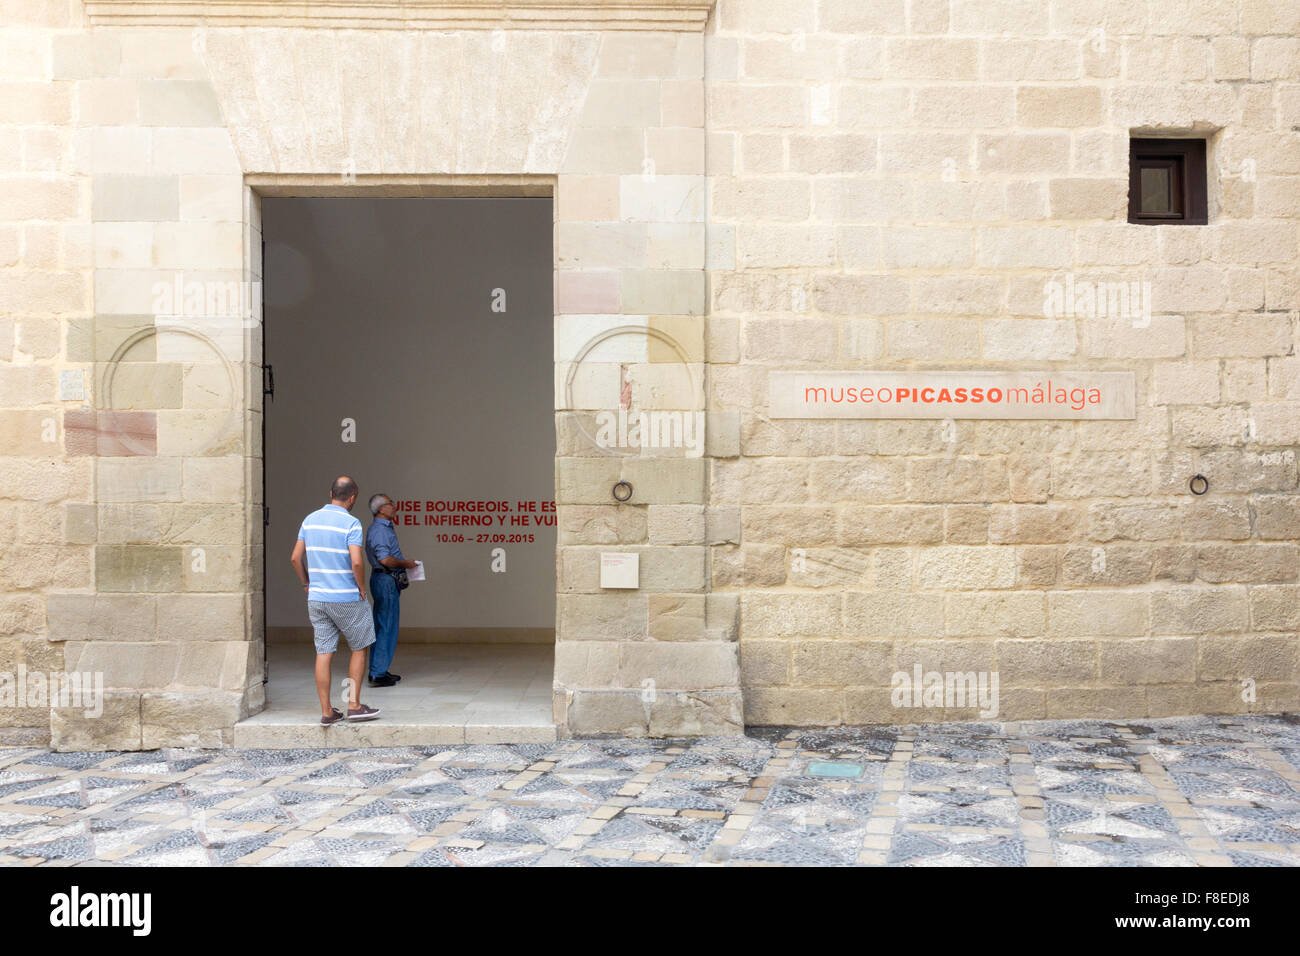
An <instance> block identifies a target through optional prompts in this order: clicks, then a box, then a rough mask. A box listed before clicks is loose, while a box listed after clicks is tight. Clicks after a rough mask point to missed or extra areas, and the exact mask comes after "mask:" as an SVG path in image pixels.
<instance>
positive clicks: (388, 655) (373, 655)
mask: <svg viewBox="0 0 1300 956" xmlns="http://www.w3.org/2000/svg"><path fill="white" fill-rule="evenodd" d="M370 593H371V594H372V595H374V598H375V607H374V615H375V643H374V644H373V645H371V647H370V679H371V680H374V679H375V678H376V677H379V676H381V675H383V674H385V673H386V672H387V671H388V665H389V664H391V663H392V662H393V654H394V652H396V650H397V621H398V618H400V617H401V611H402V608H401V603H400V601H401V599H400V598H399V597H398V595H399V593H400V592H399V591H398V590H397V582H396V581H394V580H393V576H392V575H391V574H386V573H385V572H383V571H371V572H370Z"/></svg>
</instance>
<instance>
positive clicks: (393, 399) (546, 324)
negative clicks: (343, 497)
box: [262, 198, 556, 628]
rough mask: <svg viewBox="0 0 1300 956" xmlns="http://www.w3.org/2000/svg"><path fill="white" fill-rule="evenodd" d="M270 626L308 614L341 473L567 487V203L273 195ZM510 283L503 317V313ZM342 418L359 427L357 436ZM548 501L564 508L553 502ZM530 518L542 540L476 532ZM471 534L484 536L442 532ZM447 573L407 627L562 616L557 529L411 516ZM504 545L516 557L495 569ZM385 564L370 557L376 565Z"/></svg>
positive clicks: (403, 481) (391, 489) (436, 564)
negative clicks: (310, 581) (295, 554)
mask: <svg viewBox="0 0 1300 956" xmlns="http://www.w3.org/2000/svg"><path fill="white" fill-rule="evenodd" d="M262 219H263V236H264V237H265V240H266V247H265V252H264V268H263V275H264V282H265V288H264V301H265V343H266V344H265V348H266V361H267V362H268V363H269V364H271V365H272V366H273V368H274V375H275V396H274V399H273V400H268V401H267V403H266V442H265V462H266V502H267V505H268V506H269V507H270V516H271V524H270V526H269V527H268V528H267V529H266V532H267V533H266V542H267V576H266V587H267V624H268V626H270V627H288V626H303V625H306V624H307V623H308V622H307V614H306V606H305V603H304V600H303V596H302V595H303V592H302V588H301V586H300V585H299V584H298V581H297V578H296V577H295V575H294V573H293V569H292V568H291V567H290V565H289V560H288V559H289V554H290V552H291V551H292V549H293V545H294V541H295V538H296V536H297V532H298V526H299V524H300V523H301V521H302V518H303V516H304V515H306V514H307V513H308V512H310V511H312V510H313V509H315V508H318V507H320V506H321V505H323V504H325V503H326V502H327V501H328V498H329V495H328V491H329V484H330V482H331V480H332V479H333V478H334V477H335V475H337V474H340V473H346V474H350V475H351V476H352V477H353V478H355V479H356V480H357V482H358V483H359V485H360V487H361V496H360V498H359V499H358V502H357V506H356V508H355V509H354V510H353V514H355V515H356V516H357V517H358V518H360V519H361V521H362V524H363V525H364V526H368V525H369V523H370V520H371V518H370V512H369V509H368V508H367V507H366V500H367V499H368V498H369V497H370V495H371V494H373V493H375V492H377V491H382V492H385V493H387V494H390V495H392V496H393V497H394V498H396V499H420V500H437V499H450V500H458V499H468V500H505V501H509V502H511V506H512V508H513V507H514V504H515V502H517V501H522V500H535V501H545V502H551V501H552V500H553V499H554V458H555V426H554V414H553V400H554V397H553V374H554V373H553V367H554V366H553V361H552V354H553V346H552V325H553V300H552V292H551V275H552V256H551V237H552V212H551V200H550V199H414V198H407V199H358V198H346V199H277V198H267V199H264V200H263V202H262ZM495 289H502V290H504V292H505V306H506V311H505V312H494V311H493V309H492V303H493V294H494V293H493V290H495ZM344 419H352V420H354V421H355V423H356V428H355V437H356V440H355V442H351V443H349V442H345V441H343V440H342V439H343V431H344V426H343V424H342V421H343V420H344ZM549 516H550V517H551V518H552V519H553V516H554V513H553V512H550V513H549ZM494 532H495V533H507V534H509V533H512V532H513V533H520V532H525V533H531V534H533V535H534V542H533V543H531V544H523V543H519V544H492V543H487V544H478V543H473V542H474V538H475V536H476V535H477V534H479V533H494ZM438 533H443V534H455V533H461V534H464V535H465V537H466V543H438V542H437V541H436V539H435V536H436V535H437V534H438ZM398 535H399V539H400V541H401V545H402V550H403V552H404V553H405V554H406V556H407V557H408V558H419V559H421V560H422V561H424V563H425V566H426V568H427V569H428V573H429V577H430V580H428V581H426V582H423V583H413V584H412V585H411V587H410V588H409V589H407V590H406V591H405V592H403V596H402V626H403V628H407V627H428V628H444V627H454V628H485V627H486V628H508V627H530V628H537V627H541V628H552V627H554V624H555V537H556V534H555V527H554V525H553V524H552V525H542V526H537V525H535V526H533V527H529V528H527V529H523V528H512V527H510V526H508V525H507V526H505V527H498V528H495V529H489V528H474V527H465V528H455V527H444V528H436V527H427V526H424V525H420V526H415V527H411V526H405V525H403V526H400V527H399V528H398ZM498 547H500V548H504V549H505V552H506V555H505V557H506V569H507V570H506V571H505V572H504V573H496V572H493V571H492V569H491V560H492V554H491V552H492V550H493V548H498ZM367 570H368V568H367Z"/></svg>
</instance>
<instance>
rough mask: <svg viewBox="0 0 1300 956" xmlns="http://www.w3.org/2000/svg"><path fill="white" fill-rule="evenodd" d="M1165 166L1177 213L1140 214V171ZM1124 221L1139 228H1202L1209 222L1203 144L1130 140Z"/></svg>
mask: <svg viewBox="0 0 1300 956" xmlns="http://www.w3.org/2000/svg"><path fill="white" fill-rule="evenodd" d="M1159 165H1167V166H1169V167H1170V170H1171V179H1172V182H1171V188H1173V189H1176V190H1177V191H1178V193H1177V197H1176V198H1177V205H1178V206H1179V211H1178V212H1175V213H1144V212H1142V169H1143V168H1145V167H1152V166H1159ZM1128 221H1129V222H1131V223H1136V224H1139V225H1148V226H1161V225H1166V226H1168V225H1174V226H1179V225H1181V226H1204V225H1206V224H1207V223H1208V222H1209V209H1208V203H1207V199H1206V174H1205V140H1203V139H1130V140H1129V143H1128Z"/></svg>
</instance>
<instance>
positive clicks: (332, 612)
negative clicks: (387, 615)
mask: <svg viewBox="0 0 1300 956" xmlns="http://www.w3.org/2000/svg"><path fill="white" fill-rule="evenodd" d="M307 614H308V616H309V617H310V618H311V626H312V628H313V629H314V630H315V631H316V653H317V654H333V653H334V652H335V651H336V650H338V646H339V634H340V632H341V633H342V634H343V636H344V637H346V638H347V639H348V647H350V648H352V649H353V650H354V651H363V650H365V649H366V648H367V647H369V646H370V645H371V644H373V643H375V619H374V617H373V616H372V614H371V611H370V603H369V602H368V601H364V600H362V601H308V602H307Z"/></svg>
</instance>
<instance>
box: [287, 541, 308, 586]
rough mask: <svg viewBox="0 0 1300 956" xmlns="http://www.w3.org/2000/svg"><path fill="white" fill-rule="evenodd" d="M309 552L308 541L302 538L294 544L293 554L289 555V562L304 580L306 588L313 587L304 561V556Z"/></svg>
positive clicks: (300, 579) (300, 578)
mask: <svg viewBox="0 0 1300 956" xmlns="http://www.w3.org/2000/svg"><path fill="white" fill-rule="evenodd" d="M306 554H307V542H306V541H303V540H302V539H301V538H299V539H298V541H297V542H296V543H295V544H294V546H293V554H292V555H291V556H290V557H289V563H290V564H292V565H293V570H294V571H295V572H296V573H297V575H298V580H299V581H301V582H302V586H303V587H304V588H310V587H311V579H310V578H309V577H308V576H307V567H306V565H305V564H304V563H303V557H304V556H305V555H306Z"/></svg>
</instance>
